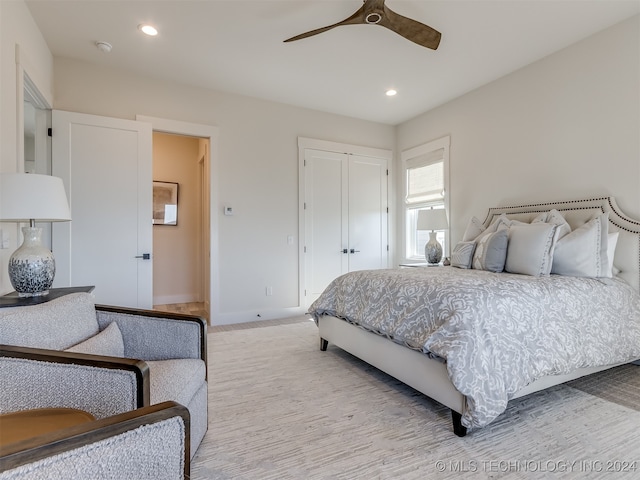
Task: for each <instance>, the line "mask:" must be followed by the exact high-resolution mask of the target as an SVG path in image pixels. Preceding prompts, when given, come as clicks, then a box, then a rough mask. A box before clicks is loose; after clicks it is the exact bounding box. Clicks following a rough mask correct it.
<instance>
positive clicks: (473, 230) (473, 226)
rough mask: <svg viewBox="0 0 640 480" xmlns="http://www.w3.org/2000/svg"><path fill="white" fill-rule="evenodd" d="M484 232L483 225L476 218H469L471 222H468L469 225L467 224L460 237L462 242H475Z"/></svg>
mask: <svg viewBox="0 0 640 480" xmlns="http://www.w3.org/2000/svg"><path fill="white" fill-rule="evenodd" d="M484 230H485V228H484V225H482V222H481V221H480V220H478V219H477V218H476V217H471V220H469V223H468V224H467V229H466V230H465V231H464V235H463V236H462V241H463V242H470V241H471V240H475V239H476V238H478V237H479V236H480V234H481V233H482V232H484Z"/></svg>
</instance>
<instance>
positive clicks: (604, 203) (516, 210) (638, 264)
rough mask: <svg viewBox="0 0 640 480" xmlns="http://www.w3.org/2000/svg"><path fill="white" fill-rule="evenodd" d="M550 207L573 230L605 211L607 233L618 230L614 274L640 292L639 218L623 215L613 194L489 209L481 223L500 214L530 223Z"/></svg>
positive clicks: (488, 223)
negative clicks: (586, 198) (634, 218)
mask: <svg viewBox="0 0 640 480" xmlns="http://www.w3.org/2000/svg"><path fill="white" fill-rule="evenodd" d="M552 209H556V210H558V211H559V212H560V213H561V214H562V215H563V216H564V218H565V220H566V221H567V223H569V225H570V226H571V229H572V230H575V229H576V228H578V227H579V226H581V225H583V224H584V223H586V222H588V221H589V220H591V219H592V218H594V216H595V215H598V214H602V213H605V212H608V213H609V232H620V235H619V237H618V244H617V246H616V253H615V258H614V260H613V264H614V266H615V267H616V268H617V269H618V270H619V271H620V272H619V273H618V274H617V276H618V277H620V278H622V279H624V280H625V281H626V282H628V283H629V284H630V285H632V286H633V287H634V288H635V289H636V290H638V291H640V220H633V219H631V218H629V217H627V216H625V215H624V214H623V213H622V212H621V211H620V209H619V208H618V205H617V204H616V201H615V199H614V198H613V197H601V198H591V199H588V200H572V201H566V202H550V203H536V204H530V205H517V206H509V207H495V208H490V209H489V213H488V214H487V218H486V219H485V221H484V225H485V226H489V225H490V224H491V223H492V222H493V221H494V220H495V219H496V217H498V216H500V215H502V214H503V213H504V214H506V215H507V216H508V217H509V218H513V219H516V220H520V221H522V222H530V221H531V220H533V218H534V217H536V216H537V215H538V214H539V213H541V212H548V211H549V210H552Z"/></svg>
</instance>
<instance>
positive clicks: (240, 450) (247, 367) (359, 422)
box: [191, 321, 640, 480]
mask: <svg viewBox="0 0 640 480" xmlns="http://www.w3.org/2000/svg"><path fill="white" fill-rule="evenodd" d="M318 343H319V340H318V332H317V327H316V326H315V324H314V323H313V322H311V321H305V322H298V323H292V324H285V325H277V326H269V327H263V328H250V329H243V330H231V331H222V332H213V333H211V334H209V431H208V432H207V435H206V437H205V439H204V441H203V443H202V444H201V446H200V448H199V450H198V452H197V453H196V456H195V457H194V459H193V461H192V469H191V473H192V476H191V478H192V479H199V480H205V479H396V478H401V479H429V478H439V479H440V478H442V479H449V478H456V479H458V478H492V479H496V478H518V479H520V478H523V479H528V478H531V479H547V478H563V479H564V478H576V479H578V478H579V479H583V478H594V479H595V478H598V479H600V478H611V479H616V480H618V479H626V478H640V444H639V443H638V442H639V438H640V433H639V429H640V411H638V410H640V408H638V393H637V391H636V396H635V397H633V395H630V396H629V395H627V394H623V395H622V396H623V397H625V400H624V401H623V402H620V401H615V400H614V401H610V400H608V399H607V398H605V397H604V396H598V392H602V391H607V390H608V389H609V387H608V386H607V385H609V386H611V385H614V384H616V383H620V382H631V385H637V383H633V382H637V381H638V378H639V376H640V367H637V366H633V365H630V366H625V367H624V369H625V372H624V375H622V377H623V378H622V379H620V378H617V379H616V378H615V376H614V375H611V374H609V375H600V376H599V377H598V378H599V380H596V379H593V381H594V382H596V383H597V387H594V386H593V385H592V386H591V387H589V388H591V390H589V389H588V388H587V387H586V386H585V385H578V386H580V387H581V389H579V388H573V387H570V386H567V385H560V386H556V387H553V388H550V389H548V390H545V391H543V392H538V393H535V394H531V395H528V396H526V397H523V398H521V399H517V400H514V401H512V402H510V404H509V406H508V408H507V411H506V412H505V413H504V414H503V415H501V416H500V417H499V418H498V419H497V420H496V421H494V422H493V423H492V424H490V425H489V426H488V427H485V428H483V429H478V430H474V431H471V432H470V433H469V434H468V435H467V436H466V437H464V438H459V437H456V436H455V435H454V434H453V432H452V427H451V417H450V411H449V410H448V409H447V408H445V407H443V406H442V405H440V404H438V403H437V402H435V401H432V400H430V399H429V398H427V397H425V396H424V395H422V394H420V393H418V392H416V391H415V390H413V389H411V388H409V387H407V386H405V385H403V384H401V383H400V382H398V381H396V380H395V379H393V378H391V377H389V376H388V375H386V374H384V373H382V372H380V371H378V370H376V369H374V368H372V367H370V366H368V365H366V364H365V363H363V362H361V361H359V360H358V359H356V358H354V357H352V356H351V355H349V354H347V353H345V352H344V351H342V350H340V349H338V348H337V347H334V346H331V345H330V346H329V349H328V350H327V351H326V352H322V351H320V350H319V347H318ZM625 378H626V380H625ZM612 379H614V380H612ZM632 388H634V387H632ZM623 390H624V389H623ZM589 391H592V392H596V394H592V393H589ZM632 393H633V392H632ZM633 398H635V402H636V403H635V404H633V402H634V400H633ZM625 402H627V403H628V402H631V403H632V405H625V404H624V403H625Z"/></svg>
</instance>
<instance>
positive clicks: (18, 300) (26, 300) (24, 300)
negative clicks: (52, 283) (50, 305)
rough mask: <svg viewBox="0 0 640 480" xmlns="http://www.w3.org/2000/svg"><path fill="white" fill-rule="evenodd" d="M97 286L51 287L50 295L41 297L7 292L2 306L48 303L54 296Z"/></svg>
mask: <svg viewBox="0 0 640 480" xmlns="http://www.w3.org/2000/svg"><path fill="white" fill-rule="evenodd" d="M94 288H96V287H94V286H93V285H90V286H86V287H61V288H50V289H49V294H48V295H42V296H40V297H19V296H18V293H17V292H11V293H7V294H6V295H3V296H2V297H0V308H3V307H24V306H27V305H38V304H40V303H47V302H48V301H50V300H53V299H54V298H58V297H62V296H64V295H69V294H70V293H78V292H86V293H91V292H93V289H94Z"/></svg>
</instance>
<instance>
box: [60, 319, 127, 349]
mask: <svg viewBox="0 0 640 480" xmlns="http://www.w3.org/2000/svg"><path fill="white" fill-rule="evenodd" d="M65 352H74V353H89V354H92V355H106V356H108V357H124V342H123V341H122V333H120V329H119V328H118V324H117V323H116V322H112V323H110V324H109V326H108V327H107V328H105V329H104V330H103V331H101V332H100V333H98V334H97V335H94V336H93V337H90V338H88V339H86V340H85V341H84V342H80V343H78V344H77V345H74V346H73V347H71V348H67V349H66V350H65Z"/></svg>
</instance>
